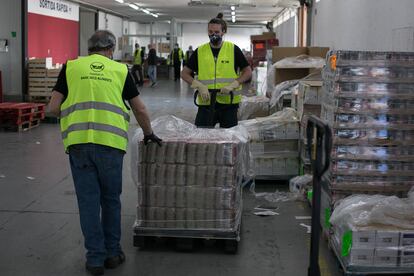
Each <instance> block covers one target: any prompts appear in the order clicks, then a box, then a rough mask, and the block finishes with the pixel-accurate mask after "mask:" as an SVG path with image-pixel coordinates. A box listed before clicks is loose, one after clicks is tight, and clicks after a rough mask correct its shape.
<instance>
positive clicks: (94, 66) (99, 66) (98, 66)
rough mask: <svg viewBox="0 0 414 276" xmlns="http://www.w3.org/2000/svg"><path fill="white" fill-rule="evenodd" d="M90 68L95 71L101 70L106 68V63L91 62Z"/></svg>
mask: <svg viewBox="0 0 414 276" xmlns="http://www.w3.org/2000/svg"><path fill="white" fill-rule="evenodd" d="M90 68H91V70H92V71H94V72H101V71H102V70H103V69H105V65H103V63H100V62H93V63H91V65H90Z"/></svg>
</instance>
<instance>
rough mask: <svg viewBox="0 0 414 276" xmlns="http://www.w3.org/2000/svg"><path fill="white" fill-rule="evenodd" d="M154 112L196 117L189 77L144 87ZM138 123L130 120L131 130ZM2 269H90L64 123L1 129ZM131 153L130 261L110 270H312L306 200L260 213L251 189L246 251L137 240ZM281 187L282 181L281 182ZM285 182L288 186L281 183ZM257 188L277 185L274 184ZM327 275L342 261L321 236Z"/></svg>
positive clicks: (126, 232)
mask: <svg viewBox="0 0 414 276" xmlns="http://www.w3.org/2000/svg"><path fill="white" fill-rule="evenodd" d="M141 97H142V99H143V100H144V102H145V103H146V105H147V107H148V109H149V111H150V114H151V118H152V119H154V118H156V117H157V116H161V115H166V114H173V115H175V116H177V117H180V118H183V119H186V120H189V121H191V122H192V121H193V119H194V117H195V114H196V107H195V106H194V105H193V99H192V94H191V91H190V90H189V89H188V85H187V84H185V83H184V82H181V83H180V82H173V81H160V82H159V84H158V86H156V87H155V88H145V87H144V88H143V89H141ZM136 128H137V124H136V122H132V123H131V129H130V134H131V135H132V134H133V133H134V131H135V130H136ZM0 145H1V146H0V275H2V276H8V275H14V276H15V275H30V276H35V275H42V276H45V275H71V276H72V275H87V274H86V272H85V269H84V261H85V259H84V254H85V251H84V247H83V237H82V234H81V230H80V226H79V219H78V210H77V204H76V198H75V194H74V188H73V182H72V178H71V174H70V168H69V162H68V157H67V155H66V154H65V153H64V152H63V146H62V142H61V139H60V130H59V126H58V125H57V124H42V125H40V127H37V128H35V129H32V130H29V131H26V132H22V133H16V132H0ZM129 164H130V154H127V155H126V157H125V161H124V173H123V177H124V186H123V194H122V202H123V209H122V215H123V217H122V227H123V228H122V231H123V234H122V246H123V249H124V251H125V254H126V257H127V259H126V263H125V264H123V265H122V266H121V267H119V268H117V269H116V270H113V271H110V270H107V271H106V272H105V274H106V275H137V274H138V275H159V276H164V275H179V276H183V275H184V276H185V275H239V276H244V275H262V276H266V275H281V276H284V275H292V276H302V275H303V276H305V275H307V272H306V271H307V267H308V259H309V256H308V251H309V234H307V233H306V228H304V227H302V226H300V225H299V224H300V223H305V224H308V225H310V221H309V220H308V221H299V220H296V219H295V216H301V215H309V214H310V209H309V207H308V206H307V204H305V203H304V202H285V203H279V204H277V206H278V207H279V209H278V212H279V213H280V215H278V216H272V217H258V216H255V215H254V214H253V208H254V207H256V206H258V205H260V204H266V202H265V201H263V200H258V199H256V198H255V196H254V195H253V194H252V193H251V192H250V191H248V190H247V189H246V190H245V191H244V206H243V227H242V234H241V243H240V247H239V252H238V254H236V255H227V254H225V253H223V252H222V250H220V249H219V248H217V247H215V246H213V245H207V246H204V247H201V248H200V249H198V250H196V251H195V252H193V253H182V252H176V251H174V250H173V249H172V248H171V247H170V246H169V245H168V244H162V243H158V244H156V245H155V246H154V248H152V249H149V250H139V249H137V248H135V247H133V244H132V236H133V232H132V225H133V222H134V219H135V210H136V187H135V186H134V184H133V182H132V179H131V172H130V166H129ZM279 188H280V187H279ZM282 188H285V187H282ZM256 190H257V191H270V192H271V191H274V190H276V186H275V183H266V184H263V185H260V186H259V185H258V187H257V188H256ZM321 251H322V252H321V256H320V265H321V270H322V275H323V276H336V275H340V273H339V271H338V266H337V263H336V261H335V259H334V257H333V256H332V254H331V253H330V251H329V250H328V249H327V246H326V243H325V242H321Z"/></svg>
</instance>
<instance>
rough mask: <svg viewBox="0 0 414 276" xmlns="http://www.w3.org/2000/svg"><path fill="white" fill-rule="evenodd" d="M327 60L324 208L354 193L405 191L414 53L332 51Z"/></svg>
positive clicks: (411, 165)
mask: <svg viewBox="0 0 414 276" xmlns="http://www.w3.org/2000/svg"><path fill="white" fill-rule="evenodd" d="M327 64H328V66H326V68H325V70H324V72H323V73H324V84H323V86H324V90H325V93H324V99H323V104H322V119H324V120H326V121H327V122H328V123H329V124H330V126H331V128H332V131H333V148H332V155H331V156H332V161H331V166H330V169H329V171H328V173H327V174H326V175H325V176H324V179H323V185H322V187H323V189H324V193H325V194H326V195H327V196H328V197H329V198H328V200H329V207H326V208H327V209H329V208H331V209H332V208H333V206H334V204H335V203H336V202H337V201H338V200H339V199H341V198H344V197H346V196H349V195H352V194H356V193H359V194H360V193H366V194H385V195H398V196H402V195H405V194H406V193H407V192H408V191H409V190H410V189H411V188H412V187H413V186H414V181H413V176H414V170H413V169H414V93H413V90H414V53H397V52H359V51H332V52H330V53H329V54H328V56H327ZM324 211H325V212H328V213H330V210H324ZM326 226H327V227H328V226H329V225H326ZM334 235H335V233H334Z"/></svg>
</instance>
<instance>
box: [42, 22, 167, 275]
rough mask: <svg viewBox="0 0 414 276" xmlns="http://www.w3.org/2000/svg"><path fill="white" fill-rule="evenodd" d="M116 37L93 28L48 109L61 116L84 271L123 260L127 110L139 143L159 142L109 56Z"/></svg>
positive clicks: (129, 82) (124, 72) (127, 79)
mask: <svg viewBox="0 0 414 276" xmlns="http://www.w3.org/2000/svg"><path fill="white" fill-rule="evenodd" d="M115 44H116V39H115V36H114V35H113V34H112V33H111V32H109V31H105V30H98V31H96V32H95V33H94V34H93V35H92V37H91V38H90V39H89V40H88V51H89V56H86V57H80V58H78V59H75V60H70V61H68V62H67V63H66V65H65V66H64V67H63V68H62V70H61V72H60V74H59V77H58V81H57V83H56V85H55V87H54V89H53V90H54V91H53V93H52V98H51V100H50V103H49V109H50V111H51V112H52V113H54V114H55V115H56V116H59V117H60V119H61V120H60V126H61V131H62V139H63V144H64V147H65V151H66V152H67V153H69V160H70V166H71V171H72V177H73V182H74V185H75V190H76V197H77V201H78V206H79V216H80V224H81V229H82V233H83V236H84V238H85V243H84V245H85V248H86V250H87V253H86V269H87V271H88V272H90V273H91V274H92V275H102V274H104V268H108V269H113V268H116V267H118V266H119V265H120V264H122V263H123V262H124V261H125V255H124V253H123V252H122V249H121V245H120V239H121V201H120V195H121V192H122V165H123V158H124V154H125V151H126V148H127V144H128V127H129V108H128V107H127V105H126V104H125V102H124V101H128V102H129V104H130V106H131V108H132V111H133V113H134V115H135V118H136V120H137V122H138V123H139V125H140V126H141V127H142V130H143V133H144V143H145V144H147V143H148V142H149V141H151V142H155V143H158V145H160V146H161V141H162V140H161V139H160V138H158V137H157V136H156V135H155V134H154V133H153V132H152V128H151V123H150V119H149V116H148V112H147V110H146V107H145V105H144V104H143V102H142V101H141V99H140V98H139V97H138V95H139V92H138V90H137V88H136V86H135V84H134V81H133V79H132V77H131V75H130V74H129V73H128V68H127V66H126V65H124V64H121V63H118V62H115V61H113V60H112V56H113V51H114V49H115Z"/></svg>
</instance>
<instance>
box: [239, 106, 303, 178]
mask: <svg viewBox="0 0 414 276" xmlns="http://www.w3.org/2000/svg"><path fill="white" fill-rule="evenodd" d="M239 124H240V125H242V126H243V127H245V128H246V129H247V131H248V132H249V135H250V153H251V157H252V159H253V165H252V166H253V169H254V173H255V177H256V179H264V180H266V179H270V180H288V179H290V178H292V177H294V176H297V175H298V174H299V154H298V152H299V149H298V146H299V142H298V141H299V119H298V117H297V113H296V111H295V110H293V109H292V108H285V109H284V110H283V111H279V112H277V113H275V114H273V115H271V116H268V117H264V118H257V119H252V120H246V121H240V122H239Z"/></svg>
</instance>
